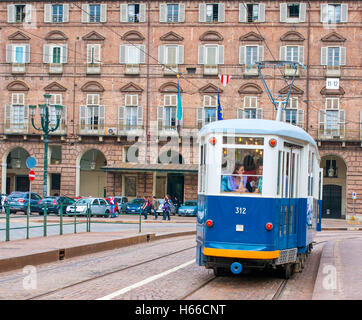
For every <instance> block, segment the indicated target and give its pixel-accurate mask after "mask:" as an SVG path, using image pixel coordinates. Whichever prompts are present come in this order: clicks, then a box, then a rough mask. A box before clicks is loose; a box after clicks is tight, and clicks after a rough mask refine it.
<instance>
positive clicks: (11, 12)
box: [8, 4, 15, 23]
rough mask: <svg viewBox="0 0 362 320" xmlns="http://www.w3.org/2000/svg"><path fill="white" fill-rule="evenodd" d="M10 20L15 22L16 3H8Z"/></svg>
mask: <svg viewBox="0 0 362 320" xmlns="http://www.w3.org/2000/svg"><path fill="white" fill-rule="evenodd" d="M8 22H9V23H13V22H15V5H14V4H8Z"/></svg>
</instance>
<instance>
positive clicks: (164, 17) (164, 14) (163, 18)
mask: <svg viewBox="0 0 362 320" xmlns="http://www.w3.org/2000/svg"><path fill="white" fill-rule="evenodd" d="M160 22H167V4H165V3H161V4H160Z"/></svg>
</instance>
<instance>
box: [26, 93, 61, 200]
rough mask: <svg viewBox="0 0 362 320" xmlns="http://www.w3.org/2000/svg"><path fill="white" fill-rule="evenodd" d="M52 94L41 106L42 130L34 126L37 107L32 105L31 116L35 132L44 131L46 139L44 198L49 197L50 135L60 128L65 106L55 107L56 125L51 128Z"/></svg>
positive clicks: (48, 95)
mask: <svg viewBox="0 0 362 320" xmlns="http://www.w3.org/2000/svg"><path fill="white" fill-rule="evenodd" d="M50 97H51V95H50V94H44V98H45V104H39V109H40V118H41V128H37V127H36V126H35V124H34V116H35V110H36V105H30V106H29V108H30V115H31V124H32V126H33V127H34V129H35V130H38V131H43V137H44V176H43V197H46V196H47V192H48V188H47V185H48V142H49V141H48V135H49V133H51V132H54V131H55V130H57V129H58V128H59V125H60V118H61V115H62V109H63V106H61V105H55V114H56V124H55V126H53V127H51V126H50V119H49V105H50Z"/></svg>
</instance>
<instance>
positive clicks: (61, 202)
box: [40, 196, 75, 214]
mask: <svg viewBox="0 0 362 320" xmlns="http://www.w3.org/2000/svg"><path fill="white" fill-rule="evenodd" d="M74 202H75V201H74V200H73V199H71V198H68V197H65V196H50V197H46V198H43V199H42V200H41V201H40V205H41V206H42V212H41V213H40V214H43V213H44V207H45V205H46V207H47V214H49V213H55V214H60V208H61V206H63V214H65V210H66V208H67V206H71V205H72V204H73V203H74Z"/></svg>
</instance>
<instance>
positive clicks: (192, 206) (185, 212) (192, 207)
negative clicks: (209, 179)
mask: <svg viewBox="0 0 362 320" xmlns="http://www.w3.org/2000/svg"><path fill="white" fill-rule="evenodd" d="M178 215H179V216H193V217H196V215H197V201H185V203H184V204H182V205H181V206H180V208H179V209H178Z"/></svg>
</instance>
